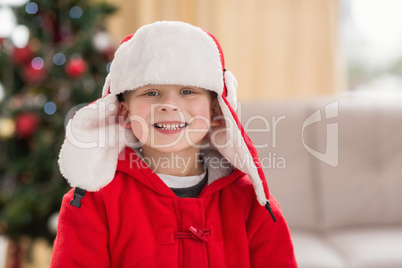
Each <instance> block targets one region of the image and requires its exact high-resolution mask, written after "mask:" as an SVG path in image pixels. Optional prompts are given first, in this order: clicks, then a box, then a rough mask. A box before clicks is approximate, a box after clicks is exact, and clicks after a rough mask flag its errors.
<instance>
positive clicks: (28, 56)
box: [11, 47, 33, 65]
mask: <svg viewBox="0 0 402 268" xmlns="http://www.w3.org/2000/svg"><path fill="white" fill-rule="evenodd" d="M11 58H12V60H13V62H14V63H15V64H18V65H23V64H26V63H27V62H29V61H31V60H32V58H33V53H32V50H31V49H30V48H29V47H24V48H17V47H16V48H14V50H13V52H12V54H11Z"/></svg>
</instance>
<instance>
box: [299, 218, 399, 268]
mask: <svg viewBox="0 0 402 268" xmlns="http://www.w3.org/2000/svg"><path fill="white" fill-rule="evenodd" d="M327 239H328V242H329V243H331V244H332V245H333V246H334V248H335V249H336V250H337V251H338V252H340V253H341V254H342V255H343V256H344V257H345V260H347V266H345V267H353V268H378V267H381V268H391V267H392V268H399V267H402V226H399V227H396V226H395V227H392V226H381V227H371V228H367V227H366V228H354V229H345V230H339V231H336V232H331V233H330V234H329V235H328V238H327ZM298 253H300V252H298ZM322 267H326V266H322Z"/></svg>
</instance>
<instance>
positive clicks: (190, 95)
mask: <svg viewBox="0 0 402 268" xmlns="http://www.w3.org/2000/svg"><path fill="white" fill-rule="evenodd" d="M213 106H217V101H216V99H215V100H212V97H211V94H210V92H209V91H207V90H205V89H202V88H198V87H187V86H179V85H148V86H144V87H140V88H138V89H136V90H135V91H132V92H129V93H128V94H126V95H125V101H123V102H121V103H120V106H119V113H120V115H123V116H128V117H129V118H130V119H127V120H126V121H129V122H130V123H129V124H128V125H127V127H131V129H132V131H133V133H134V135H135V137H136V138H137V139H138V140H139V141H140V142H141V143H142V146H143V147H144V146H148V147H150V148H152V149H156V150H158V151H161V152H181V151H185V150H186V149H190V148H197V146H199V145H200V144H201V142H202V139H203V138H204V137H205V135H206V134H207V133H208V130H209V128H210V126H217V125H218V123H217V122H215V121H211V113H212V108H213ZM198 148H199V147H198Z"/></svg>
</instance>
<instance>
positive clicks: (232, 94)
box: [225, 70, 237, 110]
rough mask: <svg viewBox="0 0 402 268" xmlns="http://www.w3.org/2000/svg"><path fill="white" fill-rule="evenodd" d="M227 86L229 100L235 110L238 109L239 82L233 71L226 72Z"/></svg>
mask: <svg viewBox="0 0 402 268" xmlns="http://www.w3.org/2000/svg"><path fill="white" fill-rule="evenodd" d="M225 85H226V89H227V97H226V98H227V100H228V101H229V104H230V106H232V108H233V110H236V109H237V80H236V77H235V76H234V75H233V74H232V72H231V71H227V70H226V71H225Z"/></svg>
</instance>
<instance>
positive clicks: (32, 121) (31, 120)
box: [15, 112, 39, 139]
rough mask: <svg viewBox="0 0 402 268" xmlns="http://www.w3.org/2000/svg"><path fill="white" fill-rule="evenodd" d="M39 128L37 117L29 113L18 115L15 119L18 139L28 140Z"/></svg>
mask: <svg viewBox="0 0 402 268" xmlns="http://www.w3.org/2000/svg"><path fill="white" fill-rule="evenodd" d="M38 127H39V117H38V116H37V115H36V114H34V113H31V112H23V113H20V114H19V115H18V116H17V118H16V119H15V130H16V133H17V136H18V137H19V138H23V139H25V138H29V137H31V136H32V135H33V134H35V132H36V130H37V129H38Z"/></svg>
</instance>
